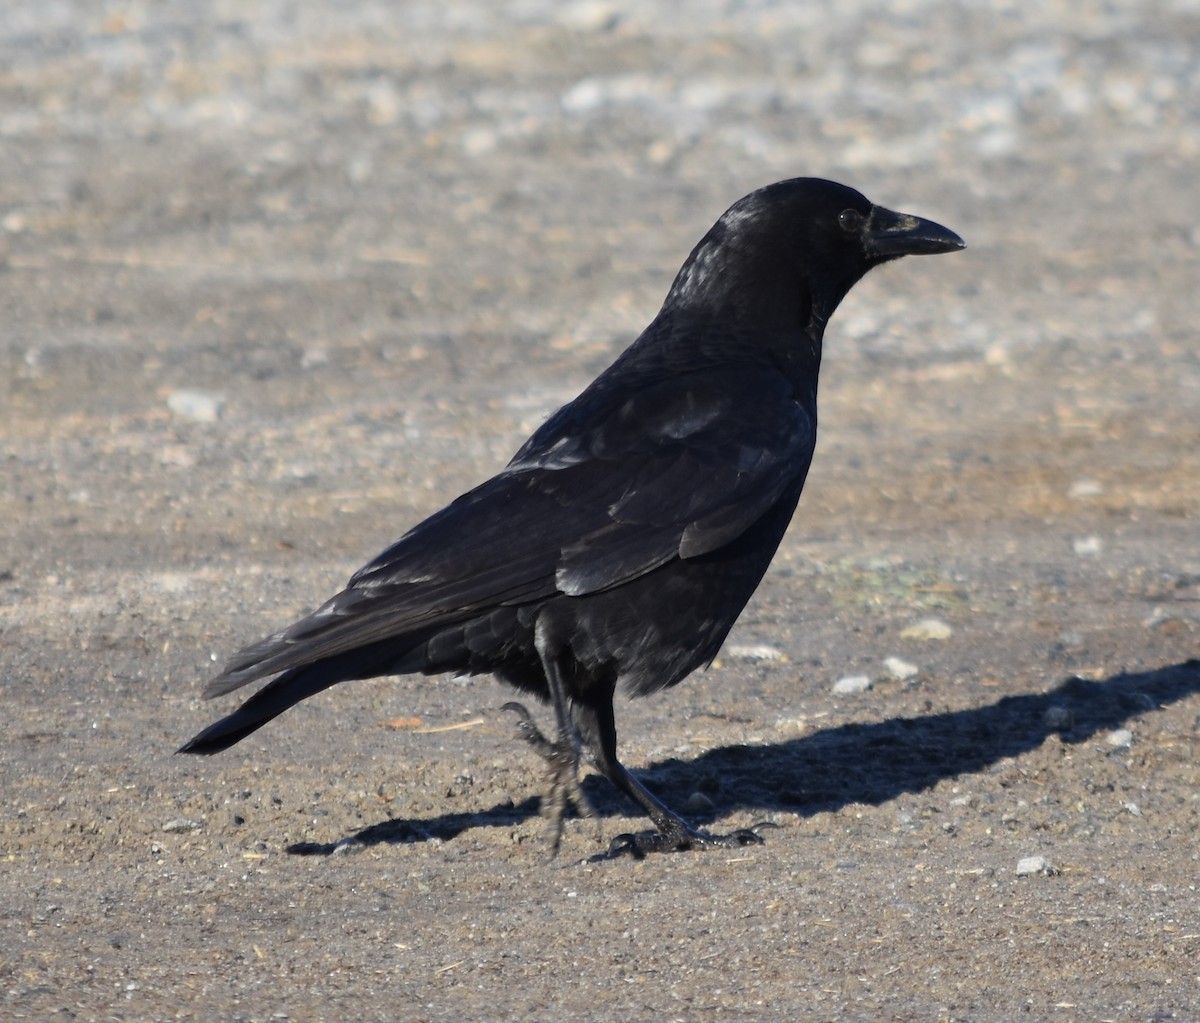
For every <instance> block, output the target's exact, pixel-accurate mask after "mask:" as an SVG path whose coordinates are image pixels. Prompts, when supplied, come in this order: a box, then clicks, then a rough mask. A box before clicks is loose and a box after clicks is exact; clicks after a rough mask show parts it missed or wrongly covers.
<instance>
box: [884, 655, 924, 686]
mask: <svg viewBox="0 0 1200 1023" xmlns="http://www.w3.org/2000/svg"><path fill="white" fill-rule="evenodd" d="M883 666H884V667H885V668H887V673H888V674H889V675H891V676H892V678H894V679H898V680H899V681H901V682H903V681H904V680H905V679H906V678H912V677H913V676H914V675H916V674H917V673H918V672H919V671H920V670H921V669H920V668H918V667H917V666H916V665H915V664H911V663H910V662H908V661H905V660H902V659H901V658H899V657H889V658H887V659H886V660H885V661H884V662H883Z"/></svg>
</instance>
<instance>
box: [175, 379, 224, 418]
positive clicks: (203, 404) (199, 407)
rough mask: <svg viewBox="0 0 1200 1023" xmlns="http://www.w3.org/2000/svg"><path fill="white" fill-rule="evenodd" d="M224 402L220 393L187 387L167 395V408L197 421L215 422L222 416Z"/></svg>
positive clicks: (181, 416) (182, 416)
mask: <svg viewBox="0 0 1200 1023" xmlns="http://www.w3.org/2000/svg"><path fill="white" fill-rule="evenodd" d="M223 404H225V400H224V399H223V398H221V397H220V396H219V395H216V394H209V393H208V392H207V391H193V390H190V389H188V388H186V387H181V388H180V389H179V390H177V391H172V392H171V393H170V394H168V395H167V408H169V409H170V410H171V411H172V412H174V413H175V415H177V416H179V417H180V418H181V419H191V420H192V421H193V422H196V423H215V422H216V421H217V420H218V419H219V418H220V416H221V406H222V405H223Z"/></svg>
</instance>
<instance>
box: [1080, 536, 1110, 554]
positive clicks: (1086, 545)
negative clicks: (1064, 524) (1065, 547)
mask: <svg viewBox="0 0 1200 1023" xmlns="http://www.w3.org/2000/svg"><path fill="white" fill-rule="evenodd" d="M1072 546H1073V547H1074V548H1075V553H1076V554H1078V555H1079V556H1080V557H1081V558H1091V557H1095V556H1096V555H1097V554H1099V553H1100V552H1101V551H1103V550H1104V541H1103V540H1101V539H1100V537H1098V536H1094V535H1093V536H1080V537H1076V538H1075V541H1074V543H1073V544H1072Z"/></svg>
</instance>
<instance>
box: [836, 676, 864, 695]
mask: <svg viewBox="0 0 1200 1023" xmlns="http://www.w3.org/2000/svg"><path fill="white" fill-rule="evenodd" d="M870 688H871V679H870V677H869V676H867V675H847V676H845V677H844V678H839V679H838V680H837V681H836V682H834V684H833V691H834V693H836V694H837V695H838V696H845V695H847V694H849V693H865V692H866V691H867V690H868V689H870Z"/></svg>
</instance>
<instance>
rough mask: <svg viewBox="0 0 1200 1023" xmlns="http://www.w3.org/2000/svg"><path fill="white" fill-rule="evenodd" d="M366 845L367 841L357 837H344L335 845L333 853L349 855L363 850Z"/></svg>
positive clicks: (335, 854)
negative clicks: (361, 840)
mask: <svg viewBox="0 0 1200 1023" xmlns="http://www.w3.org/2000/svg"><path fill="white" fill-rule="evenodd" d="M366 847H367V846H366V843H365V842H360V841H359V840H358V839H357V838H342V839H339V840H338V841H337V843H336V844H335V845H334V847H333V855H334V856H348V855H349V854H350V853H356V852H362V851H363V850H364V849H365V848H366Z"/></svg>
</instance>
